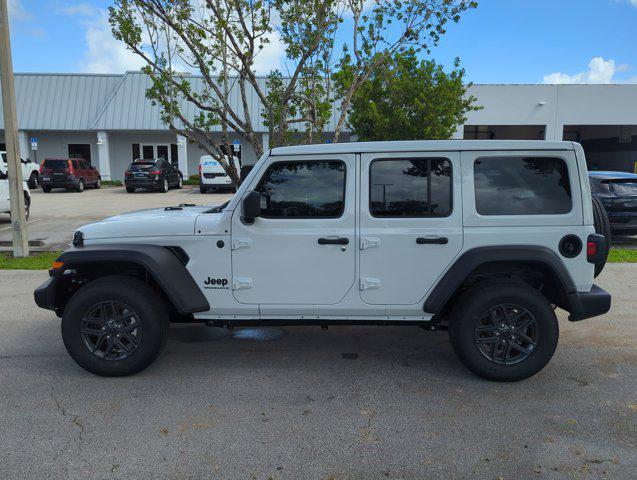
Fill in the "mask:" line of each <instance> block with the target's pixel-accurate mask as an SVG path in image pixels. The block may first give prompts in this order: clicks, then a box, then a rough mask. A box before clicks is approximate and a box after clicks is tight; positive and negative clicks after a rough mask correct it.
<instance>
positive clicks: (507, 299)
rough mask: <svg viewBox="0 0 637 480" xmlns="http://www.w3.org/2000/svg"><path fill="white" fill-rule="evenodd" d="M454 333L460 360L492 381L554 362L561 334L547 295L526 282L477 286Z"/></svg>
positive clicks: (458, 311) (457, 312)
mask: <svg viewBox="0 0 637 480" xmlns="http://www.w3.org/2000/svg"><path fill="white" fill-rule="evenodd" d="M449 337H450V339H451V345H452V346H453V349H454V351H455V352H456V355H458V357H459V358H460V361H461V362H462V363H463V364H464V365H465V366H466V367H467V368H468V369H469V370H471V371H472V372H473V373H475V374H476V375H479V376H481V377H483V378H486V379H488V380H495V381H501V382H512V381H518V380H523V379H525V378H528V377H530V376H532V375H535V374H536V373H537V372H539V371H540V370H542V368H544V367H545V366H546V364H547V363H548V362H549V360H550V359H551V357H552V356H553V353H554V352H555V348H556V347H557V340H558V337H559V327H558V323H557V317H556V316H555V312H554V311H553V309H552V308H551V305H550V303H549V302H548V301H547V300H546V298H545V297H544V296H543V295H542V294H541V293H540V292H538V291H537V290H536V289H535V288H533V287H531V286H530V285H527V284H524V283H515V282H513V283H512V282H506V283H499V282H498V283H490V284H485V285H479V284H478V285H477V286H475V287H473V288H471V289H470V290H468V291H467V292H466V293H465V294H463V295H462V296H461V297H460V298H459V299H458V301H457V302H456V306H455V307H454V309H453V311H452V313H451V316H450V318H449Z"/></svg>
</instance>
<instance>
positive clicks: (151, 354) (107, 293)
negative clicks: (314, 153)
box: [62, 277, 168, 376]
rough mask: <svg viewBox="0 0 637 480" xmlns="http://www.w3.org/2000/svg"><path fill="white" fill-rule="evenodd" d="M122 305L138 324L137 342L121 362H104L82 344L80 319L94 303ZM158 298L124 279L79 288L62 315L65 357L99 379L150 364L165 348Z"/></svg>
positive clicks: (165, 323)
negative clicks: (129, 310)
mask: <svg viewBox="0 0 637 480" xmlns="http://www.w3.org/2000/svg"><path fill="white" fill-rule="evenodd" d="M109 300H113V301H117V302H121V303H123V304H126V305H127V306H128V307H130V308H132V309H133V310H134V311H135V313H136V314H137V316H138V318H139V321H140V323H141V329H142V331H141V343H140V345H139V347H138V348H137V349H136V350H135V351H134V352H133V353H132V354H131V355H129V356H128V357H126V358H125V359H122V360H104V359H101V358H99V357H97V356H95V355H93V354H92V353H91V352H90V351H89V350H88V349H87V348H86V346H85V345H84V341H83V339H82V335H81V333H80V328H81V319H82V318H83V316H84V314H85V313H86V312H87V311H88V310H89V309H91V308H92V307H93V306H94V305H95V304H97V303H99V302H103V301H109ZM162 305H163V301H162V299H161V298H160V297H159V296H158V295H157V294H156V293H155V292H154V291H153V290H152V289H150V287H148V285H147V284H145V283H144V282H142V281H140V280H136V279H132V278H127V277H105V278H103V279H99V280H95V281H93V282H91V283H90V284H88V285H87V286H85V287H83V288H81V289H80V290H79V291H78V292H76V293H75V295H73V297H71V299H70V301H69V302H68V304H67V306H66V308H65V310H64V315H63V316H62V339H63V341H64V346H65V347H66V350H67V351H68V352H69V355H71V357H72V358H73V359H74V360H75V361H76V362H77V363H78V364H79V365H80V366H81V367H82V368H84V369H86V370H87V371H89V372H91V373H94V374H97V375H103V376H123V375H131V374H134V373H137V372H139V371H141V370H143V369H144V368H146V367H147V366H148V365H150V364H151V363H152V362H153V361H154V360H155V358H157V356H158V355H159V353H160V352H161V350H162V348H163V347H164V345H165V342H166V337H167V328H168V318H167V314H166V309H165V308H162Z"/></svg>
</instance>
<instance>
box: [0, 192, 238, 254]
mask: <svg viewBox="0 0 637 480" xmlns="http://www.w3.org/2000/svg"><path fill="white" fill-rule="evenodd" d="M231 196H232V194H227V193H220V194H210V193H207V194H205V195H202V194H201V193H199V187H193V186H184V188H183V189H181V190H177V189H174V190H169V191H168V193H160V192H152V191H144V190H138V191H137V192H135V193H126V189H125V188H124V187H103V188H102V189H101V190H94V189H91V188H87V189H86V190H85V191H84V192H83V193H77V192H67V191H66V190H52V191H51V192H50V193H44V192H43V191H42V190H40V189H37V190H31V218H30V220H29V222H28V229H29V241H31V242H32V245H34V249H36V250H63V249H65V248H67V246H68V244H69V243H70V242H71V239H72V238H73V233H74V232H75V230H76V229H78V228H79V227H81V226H82V225H86V224H87V223H91V222H94V221H96V220H101V219H103V218H106V217H110V216H113V215H117V214H120V213H125V212H131V211H133V210H141V209H145V208H157V207H168V206H171V205H179V204H180V203H194V204H196V205H218V204H220V203H223V202H225V201H226V200H228V199H229V198H231ZM10 242H11V223H10V218H9V215H6V214H0V249H4V250H10V248H11V243H10Z"/></svg>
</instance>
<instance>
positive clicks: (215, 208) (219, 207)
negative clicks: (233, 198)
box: [204, 200, 230, 213]
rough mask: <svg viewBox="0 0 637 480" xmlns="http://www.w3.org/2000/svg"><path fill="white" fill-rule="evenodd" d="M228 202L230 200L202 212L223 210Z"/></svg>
mask: <svg viewBox="0 0 637 480" xmlns="http://www.w3.org/2000/svg"><path fill="white" fill-rule="evenodd" d="M229 203H230V200H228V201H227V202H224V203H222V204H221V205H217V206H216V207H212V208H211V209H210V210H206V211H205V212H204V213H219V212H221V211H223V209H224V208H226V207H227V206H228V204H229Z"/></svg>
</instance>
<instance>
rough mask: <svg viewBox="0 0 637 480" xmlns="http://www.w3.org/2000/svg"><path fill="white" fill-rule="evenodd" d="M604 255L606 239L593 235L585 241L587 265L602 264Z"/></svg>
mask: <svg viewBox="0 0 637 480" xmlns="http://www.w3.org/2000/svg"><path fill="white" fill-rule="evenodd" d="M605 254H606V237H604V235H598V234H596V233H595V234H593V235H589V236H588V240H587V241H586V260H588V263H595V264H597V263H602V262H603V261H604V260H605V259H604V256H605Z"/></svg>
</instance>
